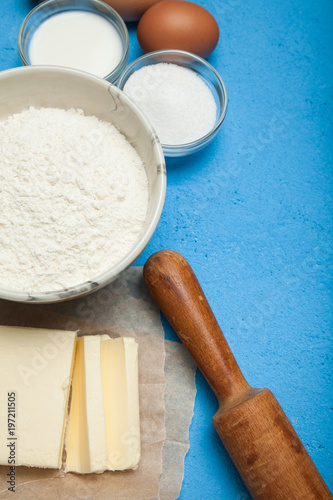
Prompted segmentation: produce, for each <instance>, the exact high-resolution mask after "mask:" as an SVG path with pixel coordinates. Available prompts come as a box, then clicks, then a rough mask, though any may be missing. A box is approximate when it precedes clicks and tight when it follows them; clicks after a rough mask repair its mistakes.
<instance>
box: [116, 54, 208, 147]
mask: <svg viewBox="0 0 333 500" xmlns="http://www.w3.org/2000/svg"><path fill="white" fill-rule="evenodd" d="M124 92H125V93H126V94H128V95H129V97H131V98H132V99H133V101H134V102H135V103H136V104H137V105H138V107H139V108H140V109H141V110H142V111H143V113H145V115H146V116H147V118H148V119H149V120H150V122H151V124H152V125H153V127H154V128H155V130H156V132H157V134H158V136H159V139H160V141H161V143H162V144H165V145H179V144H186V143H189V142H193V141H196V140H198V139H200V138H201V137H203V136H204V135H206V134H208V133H209V132H210V131H211V129H212V128H213V127H214V125H215V121H216V103H215V99H214V96H213V94H212V92H211V90H210V89H209V87H208V86H207V84H206V83H205V82H204V80H202V78H201V77H200V76H198V75H197V73H195V72H194V71H193V70H191V69H188V68H185V67H183V66H178V65H176V64H171V63H158V64H152V65H150V66H144V67H142V68H141V69H139V70H138V71H136V72H135V73H133V75H131V76H130V78H129V79H128V81H127V82H126V84H125V86H124Z"/></svg>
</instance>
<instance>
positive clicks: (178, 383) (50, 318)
mask: <svg viewBox="0 0 333 500" xmlns="http://www.w3.org/2000/svg"><path fill="white" fill-rule="evenodd" d="M0 324H3V325H14V326H30V327H41V328H59V329H64V330H79V335H89V334H97V333H98V334H102V333H107V334H109V335H110V336H111V337H118V336H131V337H134V338H135V339H136V341H137V342H138V344H139V390H140V418H141V424H140V425H141V448H142V449H141V459H140V463H139V467H138V468H137V469H136V470H135V471H124V472H110V471H106V472H104V473H103V474H89V475H78V474H72V473H68V474H64V472H63V471H62V470H60V471H59V470H53V469H38V468H27V467H17V468H16V480H15V481H16V488H15V499H16V500H19V499H22V500H29V499H36V498H37V499H38V498H42V499H43V500H44V499H45V500H48V499H51V498H52V499H53V498H61V499H62V500H67V499H68V500H75V499H83V498H84V499H99V500H102V499H108V500H112V499H128V500H129V499H137V500H139V499H142V500H143V499H147V500H148V499H149V500H155V499H156V500H175V499H176V498H177V497H178V496H179V493H180V489H181V484H182V480H183V474H184V459H185V455H186V453H187V451H188V449H189V439H188V432H189V425H190V422H191V419H192V416H193V406H194V399H195V393H196V389H195V364H194V362H193V361H192V359H191V357H190V356H189V354H188V353H187V351H186V349H185V348H184V346H183V345H182V344H181V343H176V342H170V341H166V340H164V331H163V327H162V323H161V320H160V311H159V309H158V308H157V306H156V305H155V303H154V301H153V299H152V298H151V297H150V294H149V292H148V291H147V289H146V287H145V284H144V281H143V277H142V268H141V267H132V268H130V269H129V270H127V271H126V272H125V273H123V274H122V275H121V277H120V278H119V279H117V280H116V281H115V282H113V283H111V284H110V285H108V286H107V287H105V288H103V289H101V290H99V291H97V292H95V293H93V294H91V295H88V296H86V297H83V298H81V299H76V300H72V301H67V302H61V303H57V304H45V305H36V304H21V303H15V302H9V301H5V300H0ZM0 357H1V353H0ZM41 376H42V374H41ZM0 411H6V409H5V408H3V407H1V408H0ZM18 418H19V416H18ZM36 418H38V416H36ZM41 425H43V423H42V422H41ZM0 432H6V429H3V430H1V429H0ZM37 438H38V437H37ZM18 449H19V442H18ZM8 471H9V467H5V466H1V467H0V499H7V498H14V497H13V496H12V495H13V493H12V492H10V491H8V484H7V483H6V481H7V480H8V477H7V473H8Z"/></svg>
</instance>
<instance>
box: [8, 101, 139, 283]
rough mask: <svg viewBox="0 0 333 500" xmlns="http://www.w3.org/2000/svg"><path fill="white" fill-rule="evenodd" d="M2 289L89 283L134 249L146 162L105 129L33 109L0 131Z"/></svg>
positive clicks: (89, 119)
mask: <svg viewBox="0 0 333 500" xmlns="http://www.w3.org/2000/svg"><path fill="white" fill-rule="evenodd" d="M0 150H1V158H0V287H4V288H12V289H17V290H22V291H54V290H58V289H60V288H66V287H69V286H73V285H77V284H79V283H82V282H84V281H87V280H91V279H93V278H95V277H96V276H97V275H98V274H100V273H102V272H104V271H106V270H108V269H110V268H111V267H112V266H113V265H114V264H116V263H117V262H119V261H120V260H121V259H122V258H123V257H124V256H125V255H126V254H127V253H128V252H129V250H130V249H131V247H132V246H133V244H134V243H135V242H136V241H137V239H138V237H139V235H140V233H141V231H142V228H143V226H144V222H145V218H146V214H147V208H148V179H147V174H146V171H145V167H144V164H143V161H142V160H141V158H140V157H139V155H138V154H137V152H136V151H135V149H134V148H133V147H132V146H131V145H130V143H129V142H128V141H127V139H126V138H125V137H124V136H123V135H122V134H121V133H120V132H119V131H118V130H117V129H116V128H115V127H114V126H113V125H112V124H110V123H107V122H103V121H100V120H99V119H98V118H97V117H95V116H85V115H84V113H83V111H82V110H74V109H70V110H67V111H66V110H63V109H57V108H41V109H35V108H33V107H31V108H29V109H28V110H27V111H23V112H21V113H18V114H15V115H12V116H10V117H9V118H8V119H6V120H5V121H0Z"/></svg>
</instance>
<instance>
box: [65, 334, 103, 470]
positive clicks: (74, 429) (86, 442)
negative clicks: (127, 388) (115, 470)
mask: <svg viewBox="0 0 333 500" xmlns="http://www.w3.org/2000/svg"><path fill="white" fill-rule="evenodd" d="M66 451H67V459H66V468H65V470H66V472H69V471H72V472H79V473H81V474H86V473H89V472H103V471H104V470H105V469H106V468H107V450H106V431H105V418H104V402H103V390H102V376H101V337H100V335H96V336H94V335H91V336H85V337H82V338H80V339H79V340H78V347H77V355H76V363H75V369H74V375H73V383H72V398H71V407H70V413H69V418H68V425H67V432H66Z"/></svg>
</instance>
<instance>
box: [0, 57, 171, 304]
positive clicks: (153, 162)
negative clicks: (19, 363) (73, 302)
mask: <svg viewBox="0 0 333 500" xmlns="http://www.w3.org/2000/svg"><path fill="white" fill-rule="evenodd" d="M29 106H34V107H36V108H38V107H57V108H63V109H68V108H81V109H83V110H84V111H85V113H86V114H87V115H95V116H97V117H98V118H99V119H101V120H105V121H108V122H111V123H112V124H114V125H115V126H116V127H118V129H119V130H120V132H121V133H122V134H123V135H124V136H125V137H126V138H127V139H128V140H129V142H130V143H131V144H132V146H133V147H134V148H135V149H136V151H137V153H138V154H139V156H140V157H141V158H142V160H143V161H144V163H145V168H146V172H147V176H148V185H149V203H148V213H147V218H146V221H145V225H144V228H143V230H142V232H141V235H140V237H139V238H138V240H137V241H136V243H135V244H134V245H133V247H132V248H131V249H130V251H129V252H128V254H127V255H126V256H125V257H124V258H123V259H121V261H119V262H118V263H117V264H116V265H114V266H113V267H112V268H111V269H105V271H104V272H103V273H102V274H99V275H98V276H91V279H89V281H86V282H84V283H73V286H70V287H68V288H66V289H61V290H56V291H52V292H47V291H40V290H36V291H33V292H26V291H24V290H12V289H10V288H1V287H0V298H3V299H8V300H13V301H19V302H37V303H46V302H58V301H62V300H67V299H71V298H75V297H79V296H82V295H85V294H88V293H90V292H92V291H94V290H97V289H99V288H102V287H103V286H105V285H107V284H108V283H110V282H111V281H113V280H114V279H116V278H117V277H118V276H119V275H120V273H121V272H123V271H124V270H125V269H127V268H128V267H129V266H131V265H132V264H133V262H134V261H135V260H136V259H137V257H138V256H139V255H140V254H141V252H142V251H143V250H144V248H145V247H146V245H147V244H148V242H149V240H150V238H151V236H152V234H153V233H154V231H155V228H156V226H157V223H158V221H159V218H160V215H161V213H162V208H163V204H164V198H165V190H166V171H165V161H164V156H163V152H162V148H161V146H160V143H159V141H158V138H157V136H156V133H155V132H154V131H153V130H152V128H151V126H150V124H149V123H148V122H147V120H146V119H145V117H144V116H143V115H142V113H141V112H140V111H139V110H138V109H137V107H136V106H135V105H134V104H133V103H132V102H131V100H130V99H129V98H128V97H127V96H126V95H125V94H124V93H123V92H122V91H120V90H119V89H117V88H116V87H115V86H114V85H111V84H110V83H108V82H107V81H106V80H103V79H101V78H97V77H95V76H92V75H90V74H88V73H83V72H81V71H77V70H72V69H66V68H60V67H59V68H57V67H54V66H52V67H51V66H26V67H20V68H15V69H10V70H7V71H3V72H1V73H0V120H3V119H6V118H7V117H8V116H10V115H12V114H13V113H19V112H21V111H23V110H25V109H27V108H29ZM3 209H4V208H3V207H0V213H1V210H3ZM6 215H7V214H6ZM7 216H8V215H7ZM0 272H1V263H0Z"/></svg>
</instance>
